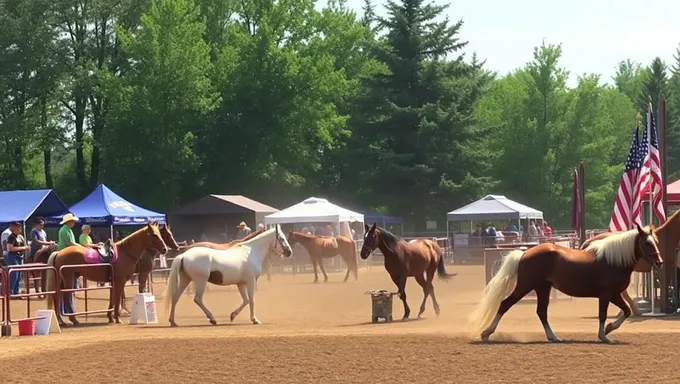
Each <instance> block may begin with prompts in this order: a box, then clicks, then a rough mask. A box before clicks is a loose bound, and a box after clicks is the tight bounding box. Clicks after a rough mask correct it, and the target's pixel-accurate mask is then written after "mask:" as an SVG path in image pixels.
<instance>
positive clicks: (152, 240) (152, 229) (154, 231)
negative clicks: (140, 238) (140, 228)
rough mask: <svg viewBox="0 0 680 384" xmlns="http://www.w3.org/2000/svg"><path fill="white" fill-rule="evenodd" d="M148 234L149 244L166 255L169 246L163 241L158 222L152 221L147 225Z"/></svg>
mask: <svg viewBox="0 0 680 384" xmlns="http://www.w3.org/2000/svg"><path fill="white" fill-rule="evenodd" d="M146 235H147V236H148V241H149V246H150V247H151V248H152V249H154V250H155V251H156V252H158V253H160V254H161V255H165V253H166V252H167V251H168V248H167V247H166V245H165V242H164V241H163V236H162V235H161V231H160V228H158V223H157V222H155V221H152V222H150V223H148V224H147V225H146Z"/></svg>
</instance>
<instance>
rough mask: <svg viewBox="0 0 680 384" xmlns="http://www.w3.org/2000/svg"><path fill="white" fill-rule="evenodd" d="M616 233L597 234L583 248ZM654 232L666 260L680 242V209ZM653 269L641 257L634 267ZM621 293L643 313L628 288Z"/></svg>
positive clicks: (640, 270)
mask: <svg viewBox="0 0 680 384" xmlns="http://www.w3.org/2000/svg"><path fill="white" fill-rule="evenodd" d="M616 233H618V232H604V233H600V234H598V235H596V236H593V237H591V238H590V239H588V240H586V241H585V242H583V245H581V249H586V248H587V247H588V246H589V245H590V244H591V243H592V242H593V241H597V240H601V239H604V238H607V237H609V236H611V235H614V234H616ZM654 233H655V234H656V236H657V238H658V239H659V251H661V258H662V259H664V261H665V260H666V254H670V253H675V250H676V248H677V247H678V242H680V210H677V211H675V213H673V214H672V215H671V216H670V217H669V218H668V219H666V222H665V223H663V224H661V225H660V226H659V227H658V228H656V229H655V230H654ZM651 270H652V266H651V265H650V264H649V263H648V262H647V261H646V260H644V259H641V260H640V261H638V263H637V264H635V269H634V271H635V272H642V273H646V272H650V271H651ZM621 295H622V296H623V299H624V300H626V302H628V305H630V307H631V308H632V310H633V314H634V315H636V316H639V315H641V312H640V309H639V308H638V307H637V304H636V303H635V302H634V301H633V299H632V298H631V297H630V295H629V294H628V290H624V291H623V292H622V293H621ZM619 315H620V313H619Z"/></svg>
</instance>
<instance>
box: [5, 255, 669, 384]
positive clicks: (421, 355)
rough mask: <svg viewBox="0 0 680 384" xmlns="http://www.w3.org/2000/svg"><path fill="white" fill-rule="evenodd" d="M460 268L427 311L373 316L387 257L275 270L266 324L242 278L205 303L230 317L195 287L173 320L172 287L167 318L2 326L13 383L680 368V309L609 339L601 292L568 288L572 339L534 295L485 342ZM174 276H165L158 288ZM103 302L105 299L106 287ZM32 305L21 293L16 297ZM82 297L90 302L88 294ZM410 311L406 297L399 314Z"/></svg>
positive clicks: (419, 379) (456, 378) (490, 376)
mask: <svg viewBox="0 0 680 384" xmlns="http://www.w3.org/2000/svg"><path fill="white" fill-rule="evenodd" d="M448 269H449V271H453V272H457V273H458V276H456V277H455V278H454V279H453V280H452V281H450V282H443V281H440V280H435V289H436V291H437V296H438V299H439V302H440V304H441V307H442V314H441V316H440V317H439V318H435V316H434V312H433V310H432V306H431V302H429V301H428V304H427V306H428V309H427V311H426V313H425V315H426V318H425V319H423V320H412V321H408V322H401V321H395V322H394V323H391V324H384V323H383V324H371V323H370V312H371V309H370V308H371V305H370V298H369V296H368V295H365V294H364V293H363V292H364V290H367V289H380V288H385V289H390V290H393V289H394V286H393V284H392V282H391V281H390V279H389V277H388V276H387V274H386V273H385V271H384V270H383V269H382V267H373V268H372V269H371V270H362V271H361V272H360V279H359V280H358V281H350V282H348V283H346V284H342V283H341V280H342V277H343V275H341V274H330V281H329V282H328V283H326V284H323V283H319V284H312V283H311V280H312V276H311V275H309V274H302V275H297V276H295V277H293V276H288V275H273V277H272V282H267V281H266V279H264V278H263V279H261V281H260V282H259V287H258V291H257V293H256V314H257V316H258V317H259V319H260V320H261V321H262V322H263V324H262V325H252V324H250V322H249V319H248V309H247V308H246V309H245V310H244V311H243V312H242V313H241V314H240V315H239V317H238V318H237V319H236V320H235V321H234V323H229V313H230V312H231V311H232V310H233V309H234V308H235V307H236V306H237V305H238V304H239V303H240V296H239V294H238V292H237V290H236V289H235V288H231V287H230V288H218V287H214V286H213V287H211V288H210V290H209V291H208V292H207V293H206V296H205V303H206V305H207V306H208V307H209V308H210V309H211V310H212V311H213V313H214V314H215V316H216V317H217V320H218V325H217V326H211V325H210V324H209V323H208V320H207V319H206V318H205V316H204V315H203V313H202V311H201V310H200V309H199V308H198V307H197V306H196V305H195V304H194V303H193V301H192V299H191V297H189V296H185V297H183V298H182V300H181V301H180V304H179V306H178V316H177V322H178V323H179V325H180V327H179V328H173V329H171V328H169V327H168V322H167V315H166V313H165V310H164V302H163V300H162V299H159V300H158V313H159V317H160V318H159V321H160V322H159V324H156V325H139V326H135V325H128V324H121V325H106V324H103V323H104V322H105V319H104V318H103V317H101V316H92V317H89V318H88V320H87V324H84V325H82V326H80V327H78V328H74V327H68V328H64V329H63V330H62V333H61V334H53V335H50V336H36V337H11V338H7V339H3V340H0V375H2V376H3V377H2V378H0V383H47V382H54V383H75V382H78V383H138V382H144V383H258V384H259V383H277V384H278V383H282V384H287V383H435V382H438V383H561V384H564V383H615V382H616V383H622V382H623V383H637V382H646V381H648V380H650V379H656V380H663V382H666V383H673V382H680V373H678V371H677V368H676V367H677V365H678V364H679V363H680V349H679V348H678V347H677V343H678V341H680V322H678V321H676V319H675V318H664V319H647V318H645V319H633V320H631V321H628V322H626V323H625V324H624V325H623V326H622V328H621V329H620V330H619V331H617V332H615V333H613V334H612V338H613V339H614V340H616V341H617V343H616V344H614V345H603V344H600V343H598V342H597V337H596V333H597V319H596V313H597V304H596V300H594V299H573V300H572V299H570V298H566V297H563V296H558V299H557V300H553V301H552V302H551V306H550V312H549V316H550V320H551V323H552V326H553V329H554V330H555V332H556V333H557V334H558V335H559V336H561V337H562V338H563V339H565V340H567V342H565V343H563V344H551V343H548V342H546V341H545V340H544V334H543V330H542V327H541V326H540V323H539V321H538V318H537V317H536V315H535V301H534V300H532V299H526V300H524V301H523V302H522V303H520V304H518V305H517V306H515V307H514V308H513V309H512V310H511V311H510V312H509V313H508V315H507V316H506V317H505V318H504V319H503V321H502V322H501V324H500V326H499V329H498V333H496V334H495V335H494V336H492V339H493V340H494V342H492V343H490V344H480V343H478V342H476V341H475V340H473V339H471V338H470V337H469V336H468V332H467V324H466V323H467V316H468V314H469V313H470V311H471V309H472V307H473V305H474V304H475V303H476V302H477V300H478V299H479V295H480V292H481V290H482V288H483V284H484V280H483V269H482V267H480V266H449V267H448ZM163 287H164V286H163V285H162V284H159V285H157V286H156V293H157V294H160V292H162V290H163ZM130 293H132V290H130ZM407 293H408V295H409V296H408V301H409V303H410V305H411V308H412V312H413V313H414V315H415V314H417V311H418V307H419V305H420V301H421V299H422V291H421V290H420V288H419V287H418V286H417V284H416V283H415V281H411V280H409V283H408V287H407ZM100 296H101V295H100ZM130 296H131V294H130ZM90 303H91V306H95V307H103V306H104V301H103V300H91V301H90ZM23 305H25V303H23V302H13V303H12V306H13V309H14V310H15V311H18V310H21V308H20V307H21V306H23ZM42 305H43V304H42V303H38V304H37V305H34V304H32V309H31V310H32V311H34V310H35V309H37V308H39V307H41V306H42ZM76 305H77V306H78V308H79V309H82V307H83V301H82V300H78V301H77V302H76ZM615 313H616V310H615V309H614V308H611V310H610V315H612V316H613V315H615ZM402 314H403V308H402V305H401V302H400V301H398V298H397V299H395V307H394V315H395V318H400V317H401V315H402ZM17 315H18V313H17ZM84 320H85V319H84V318H81V321H84ZM125 323H127V319H125ZM14 333H15V334H16V329H15V330H14Z"/></svg>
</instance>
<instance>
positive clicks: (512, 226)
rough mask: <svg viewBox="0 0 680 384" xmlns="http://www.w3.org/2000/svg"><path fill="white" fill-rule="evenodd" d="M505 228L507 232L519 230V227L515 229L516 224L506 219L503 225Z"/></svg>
mask: <svg viewBox="0 0 680 384" xmlns="http://www.w3.org/2000/svg"><path fill="white" fill-rule="evenodd" d="M505 230H506V231H507V232H519V229H517V225H515V223H514V222H513V221H512V220H508V225H506V226H505Z"/></svg>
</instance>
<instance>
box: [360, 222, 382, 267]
mask: <svg viewBox="0 0 680 384" xmlns="http://www.w3.org/2000/svg"><path fill="white" fill-rule="evenodd" d="M364 229H365V231H366V233H364V245H363V246H362V247H361V258H362V259H363V260H366V259H367V258H368V256H369V255H370V254H371V252H373V251H375V249H376V248H378V244H380V239H378V234H380V230H379V229H378V226H377V225H376V224H375V223H373V226H372V227H369V226H368V225H366V224H364Z"/></svg>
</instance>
